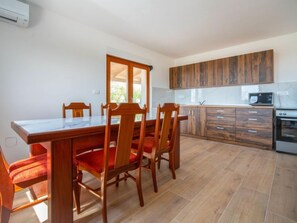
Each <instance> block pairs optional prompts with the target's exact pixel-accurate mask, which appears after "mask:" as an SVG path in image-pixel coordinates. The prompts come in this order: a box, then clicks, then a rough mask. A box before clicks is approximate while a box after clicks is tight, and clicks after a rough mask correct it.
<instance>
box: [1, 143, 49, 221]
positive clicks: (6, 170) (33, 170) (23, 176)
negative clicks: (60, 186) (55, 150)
mask: <svg viewBox="0 0 297 223" xmlns="http://www.w3.org/2000/svg"><path fill="white" fill-rule="evenodd" d="M46 180H47V157H46V154H42V155H38V156H33V157H30V158H28V159H23V160H19V161H17V162H14V163H12V164H11V165H8V163H7V162H6V160H5V157H4V154H3V152H2V148H1V146H0V182H1V183H0V194H1V196H2V198H1V199H2V201H1V212H2V213H1V218H0V220H1V221H0V222H1V223H8V222H9V218H10V214H11V213H14V212H16V211H20V210H23V209H25V208H27V207H31V206H33V205H36V204H39V203H41V202H44V201H45V200H47V196H45V197H43V198H40V199H36V200H34V201H32V202H29V203H26V204H23V205H21V206H18V207H14V208H13V199H14V194H15V192H18V191H20V190H22V189H25V188H29V187H30V186H32V185H34V184H37V183H40V182H43V181H46Z"/></svg>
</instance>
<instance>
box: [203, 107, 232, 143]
mask: <svg viewBox="0 0 297 223" xmlns="http://www.w3.org/2000/svg"><path fill="white" fill-rule="evenodd" d="M206 117H207V124H206V126H207V127H206V135H207V137H208V138H215V139H224V140H231V141H234V140H235V108H224V107H209V108H207V109H206Z"/></svg>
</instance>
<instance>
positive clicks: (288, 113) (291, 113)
mask: <svg viewBox="0 0 297 223" xmlns="http://www.w3.org/2000/svg"><path fill="white" fill-rule="evenodd" d="M276 117H297V109H296V110H295V109H292V110H291V109H290V110H284V109H277V110H276Z"/></svg>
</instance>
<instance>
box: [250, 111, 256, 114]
mask: <svg viewBox="0 0 297 223" xmlns="http://www.w3.org/2000/svg"><path fill="white" fill-rule="evenodd" d="M249 113H250V114H257V113H258V112H257V111H249Z"/></svg>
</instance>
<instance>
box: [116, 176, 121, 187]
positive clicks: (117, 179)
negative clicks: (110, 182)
mask: <svg viewBox="0 0 297 223" xmlns="http://www.w3.org/2000/svg"><path fill="white" fill-rule="evenodd" d="M119 181H120V175H117V178H116V187H118V186H119Z"/></svg>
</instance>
